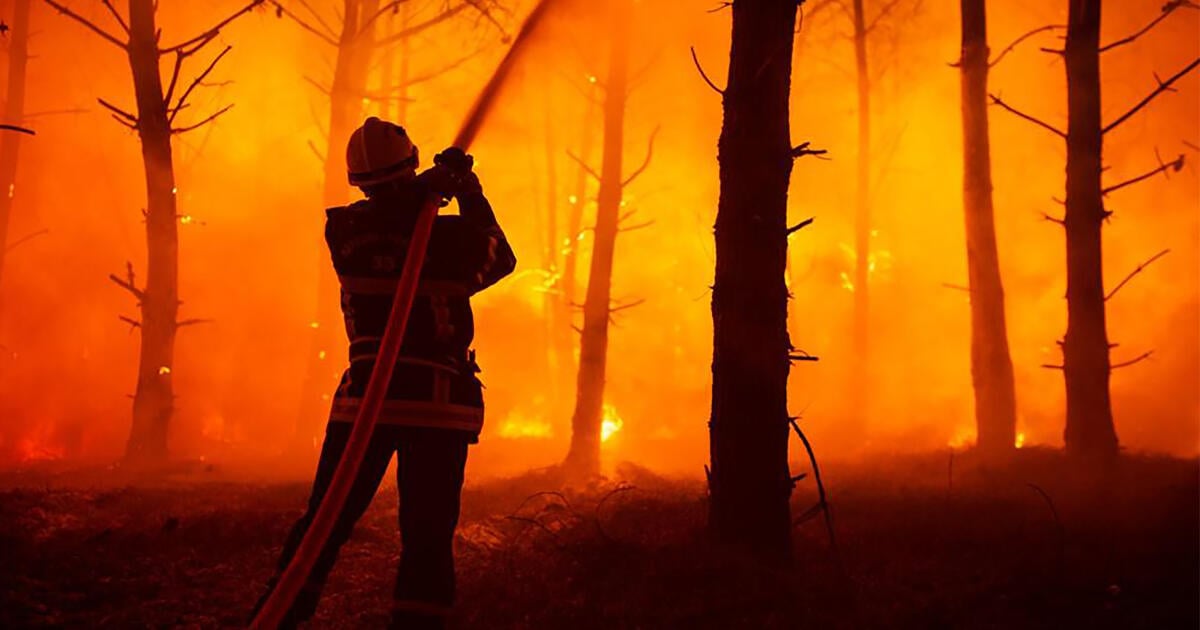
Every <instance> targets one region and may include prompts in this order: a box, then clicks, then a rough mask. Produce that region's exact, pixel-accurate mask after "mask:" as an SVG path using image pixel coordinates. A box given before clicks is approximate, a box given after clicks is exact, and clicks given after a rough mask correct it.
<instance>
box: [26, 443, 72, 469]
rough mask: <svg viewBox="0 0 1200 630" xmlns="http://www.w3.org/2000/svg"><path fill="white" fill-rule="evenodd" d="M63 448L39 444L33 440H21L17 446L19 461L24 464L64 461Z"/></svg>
mask: <svg viewBox="0 0 1200 630" xmlns="http://www.w3.org/2000/svg"><path fill="white" fill-rule="evenodd" d="M64 454H65V453H64V451H63V448H62V447H61V446H54V445H52V444H46V443H38V442H36V441H34V440H31V439H25V440H21V442H20V444H18V445H17V461H19V462H21V463H22V464H25V463H29V462H47V461H54V460H58V459H62V458H63V455H64Z"/></svg>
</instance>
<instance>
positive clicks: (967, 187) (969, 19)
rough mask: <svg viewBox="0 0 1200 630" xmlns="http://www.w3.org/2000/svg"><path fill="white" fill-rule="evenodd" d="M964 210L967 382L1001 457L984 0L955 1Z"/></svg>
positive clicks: (1007, 372) (999, 299)
mask: <svg viewBox="0 0 1200 630" xmlns="http://www.w3.org/2000/svg"><path fill="white" fill-rule="evenodd" d="M961 12H962V54H961V57H960V59H959V67H960V72H961V75H962V116H963V209H964V211H965V215H966V226H967V274H968V278H969V285H968V287H969V288H970V296H971V299H970V303H971V382H972V384H973V385H974V388H975V426H976V434H977V446H978V448H979V450H980V452H981V453H983V454H985V456H988V457H992V458H1003V457H1004V456H1005V455H1007V454H1009V453H1010V452H1011V451H1012V449H1013V448H1014V444H1015V441H1016V426H1017V402H1016V392H1015V386H1014V384H1013V366H1012V358H1011V357H1010V356H1009V352H1008V330H1007V326H1006V323H1005V314H1004V285H1003V283H1002V282H1001V279H1000V257H999V253H998V252H997V247H996V226H995V220H994V219H993V206H992V158H991V146H990V139H989V137H988V111H987V82H988V68H989V64H990V60H989V59H988V56H989V52H988V43H987V2H986V0H962V2H961Z"/></svg>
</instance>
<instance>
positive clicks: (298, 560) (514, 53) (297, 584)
mask: <svg viewBox="0 0 1200 630" xmlns="http://www.w3.org/2000/svg"><path fill="white" fill-rule="evenodd" d="M556 1H559V0H541V1H540V2H538V4H537V6H535V7H534V8H533V11H532V12H530V14H529V17H527V18H526V19H525V23H524V24H523V25H522V26H521V30H520V32H518V33H517V36H516V38H515V39H514V40H513V44H512V47H511V48H509V50H508V53H507V54H505V56H504V59H503V60H501V62H500V65H499V66H498V67H497V68H496V71H495V73H494V74H493V75H492V78H491V79H489V80H488V83H487V85H486V86H484V88H483V91H482V92H480V94H479V97H478V98H477V99H476V100H475V103H474V105H473V106H472V107H471V110H470V112H469V113H468V114H467V118H466V121H465V122H464V123H463V125H462V128H461V129H460V130H459V132H458V135H457V136H455V139H454V145H453V146H455V147H457V148H459V149H462V150H463V151H464V152H465V151H466V150H467V149H469V148H470V146H471V144H472V143H473V142H474V140H475V136H477V135H478V134H479V130H480V128H482V126H483V123H484V122H485V121H486V119H487V116H488V114H489V113H490V112H491V110H492V107H493V106H494V104H495V101H496V97H497V96H498V95H499V94H500V89H501V88H502V87H503V85H504V83H505V81H506V80H507V78H508V76H509V74H510V72H511V71H512V68H513V66H514V65H515V64H516V61H517V59H518V58H519V57H520V55H521V53H522V51H523V50H524V48H525V46H526V44H527V43H528V41H529V40H530V38H531V36H532V34H533V33H534V32H535V31H536V30H537V28H538V26H539V25H540V24H541V22H542V18H543V17H544V16H545V14H546V11H547V9H548V8H549V6H550V5H551V4H553V3H554V2H556ZM441 205H442V196H441V195H439V194H430V195H429V197H428V198H427V199H426V200H425V203H424V205H423V206H422V207H421V210H420V212H419V214H418V216H417V223H416V226H415V227H414V228H413V235H412V242H411V244H410V245H409V248H408V253H407V255H406V256H405V259H404V269H403V271H402V272H401V274H400V282H399V284H398V286H397V287H396V296H395V299H394V300H393V301H392V312H391V316H390V317H389V319H388V322H387V327H386V328H385V329H384V333H383V340H382V341H381V342H380V345H379V354H378V356H377V357H376V360H375V367H374V368H373V369H372V370H371V379H370V381H368V382H367V390H366V392H365V393H364V394H363V399H362V404H361V405H360V406H359V408H358V415H357V416H355V419H354V427H353V429H351V431H350V438H349V440H348V441H347V442H346V448H345V450H343V451H342V457H341V459H340V460H339V461H338V466H337V469H336V470H335V471H334V473H333V479H332V481H330V483H329V489H328V490H327V491H326V492H325V496H324V497H323V498H322V500H321V505H320V506H319V507H318V508H317V513H316V515H315V516H314V517H313V520H312V522H311V523H310V524H309V526H308V530H307V531H306V532H305V533H304V538H303V540H301V542H300V547H299V548H298V549H297V550H296V555H295V556H293V557H292V560H291V562H290V563H288V566H287V568H286V569H284V571H283V574H282V575H280V577H279V582H278V583H276V585H275V588H274V589H273V590H272V591H271V594H270V596H269V597H268V598H267V601H266V602H265V603H264V604H263V606H262V608H260V609H259V611H258V614H257V615H255V617H254V620H253V621H251V622H250V627H251V628H254V629H266V628H277V627H279V625H280V624H281V623H282V622H283V620H284V617H285V616H286V615H287V612H288V611H289V610H290V609H291V607H292V605H293V604H294V603H295V601H296V596H297V595H299V593H300V590H301V588H302V587H303V586H304V583H305V582H307V581H308V577H309V575H310V574H311V573H312V569H313V565H314V564H316V561H317V556H318V555H320V553H321V550H322V549H323V548H324V547H325V544H326V542H327V541H328V540H329V535H330V534H331V533H332V532H333V526H334V524H335V523H336V522H337V519H338V517H339V516H340V515H341V513H342V508H343V507H344V506H345V504H346V497H347V495H348V494H349V492H350V487H351V486H352V485H353V483H354V480H355V479H356V478H357V477H358V469H359V467H360V466H361V465H362V460H363V455H364V454H365V453H366V451H367V445H368V444H369V443H370V441H371V434H372V433H373V432H374V429H375V423H376V420H377V419H378V418H379V412H380V410H381V409H382V407H383V401H384V396H385V394H386V393H387V389H388V384H389V383H391V380H392V372H393V370H394V368H395V365H396V360H397V359H398V358H399V356H400V345H401V343H402V342H403V341H404V333H405V331H406V329H407V328H408V316H409V313H410V312H411V311H412V304H413V299H414V298H415V297H416V293H417V282H418V280H419V279H420V277H421V267H422V266H423V264H424V262H425V251H426V249H427V248H428V246H429V237H430V234H431V233H432V232H433V223H434V219H436V218H437V214H438V208H440V207H441Z"/></svg>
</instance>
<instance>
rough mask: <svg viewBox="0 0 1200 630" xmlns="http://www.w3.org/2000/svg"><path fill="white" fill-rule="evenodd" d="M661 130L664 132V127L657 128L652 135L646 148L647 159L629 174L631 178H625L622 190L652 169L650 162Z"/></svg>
mask: <svg viewBox="0 0 1200 630" xmlns="http://www.w3.org/2000/svg"><path fill="white" fill-rule="evenodd" d="M660 130H662V125H659V126H657V127H655V128H654V131H652V132H651V133H650V141H649V143H648V144H647V146H646V159H644V160H642V164H641V166H639V167H637V168H636V169H635V170H634V171H633V172H632V173H630V174H629V177H626V178H625V181H623V182H621V188H625V187H626V186H628V185H630V184H632V183H633V182H634V180H636V179H637V178H638V177H640V176H641V174H642V173H644V172H646V169H647V168H649V167H650V160H652V159H654V139H655V138H657V137H658V132H659V131H660Z"/></svg>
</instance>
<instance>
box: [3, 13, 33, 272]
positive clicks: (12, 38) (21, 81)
mask: <svg viewBox="0 0 1200 630" xmlns="http://www.w3.org/2000/svg"><path fill="white" fill-rule="evenodd" d="M12 19H13V22H12V24H11V25H10V28H9V44H8V90H7V91H6V92H5V101H4V122H5V123H7V124H10V125H20V124H22V123H23V122H24V118H25V68H26V66H27V65H28V63H29V0H16V3H15V6H14V7H13V18H12ZM20 148H21V134H19V133H14V132H11V131H6V132H4V133H2V134H0V278H3V277H4V255H5V253H6V252H7V249H8V225H9V221H10V220H11V216H12V207H13V199H14V198H15V197H16V191H17V154H18V152H19V151H20Z"/></svg>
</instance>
